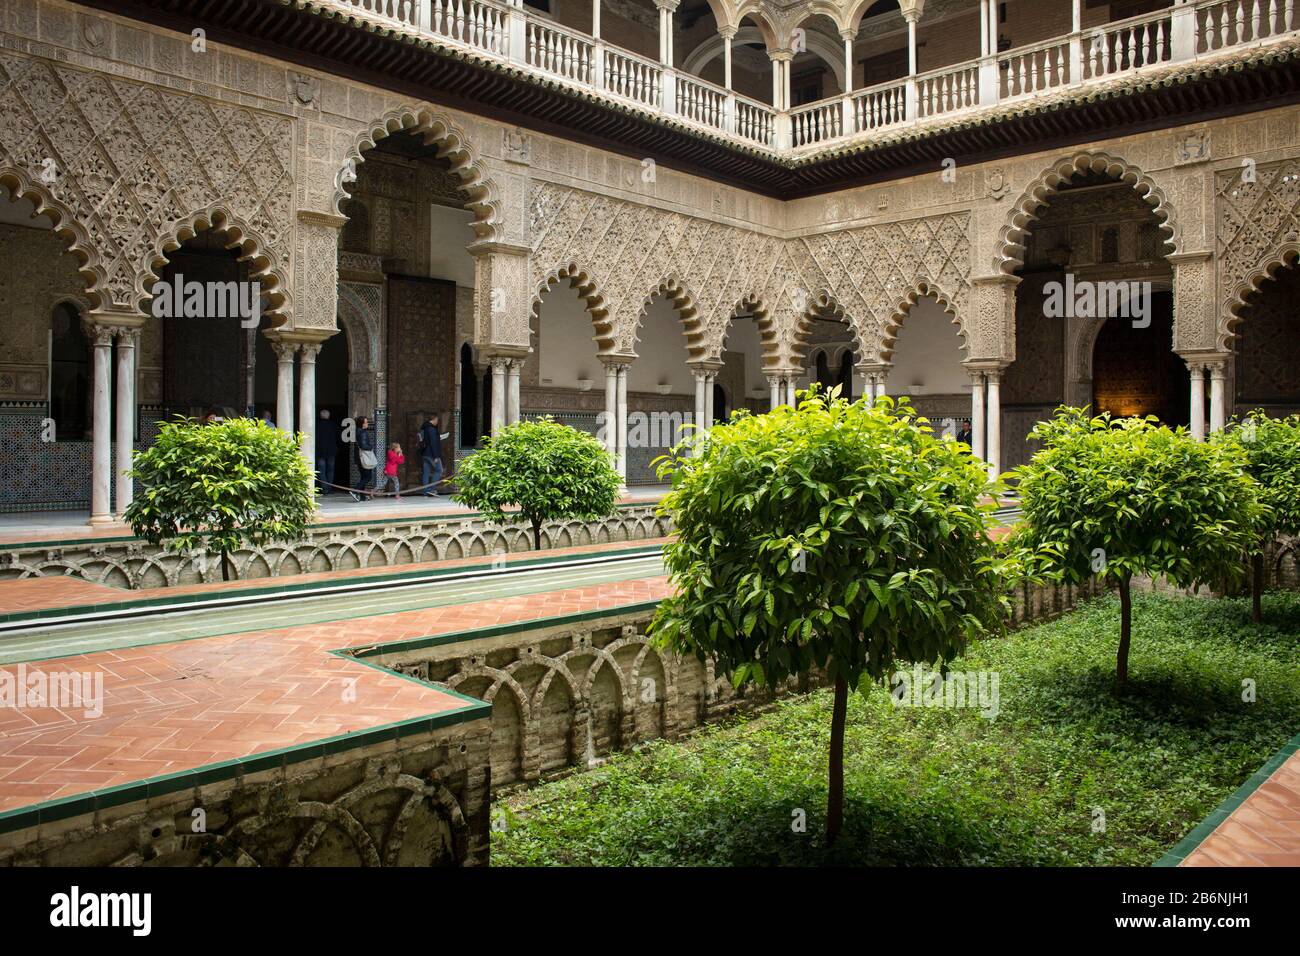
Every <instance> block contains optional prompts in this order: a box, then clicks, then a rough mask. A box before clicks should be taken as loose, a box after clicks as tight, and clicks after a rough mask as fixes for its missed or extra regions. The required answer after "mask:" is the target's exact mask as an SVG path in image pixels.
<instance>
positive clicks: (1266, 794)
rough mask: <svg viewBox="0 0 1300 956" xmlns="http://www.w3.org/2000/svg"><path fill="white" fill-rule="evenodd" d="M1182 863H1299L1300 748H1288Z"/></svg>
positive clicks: (1256, 864)
mask: <svg viewBox="0 0 1300 956" xmlns="http://www.w3.org/2000/svg"><path fill="white" fill-rule="evenodd" d="M1181 865H1182V866H1300V753H1293V754H1292V755H1291V756H1290V758H1288V759H1287V761H1286V762H1285V763H1283V764H1282V765H1281V766H1280V767H1278V768H1277V770H1275V771H1273V774H1272V776H1270V777H1269V778H1268V779H1267V780H1266V781H1264V782H1263V783H1262V784H1260V785H1259V787H1258V788H1257V789H1256V790H1255V791H1254V792H1253V793H1251V794H1250V795H1249V796H1247V797H1246V799H1245V800H1243V801H1242V802H1241V804H1240V805H1239V806H1238V807H1237V808H1236V809H1235V810H1233V811H1232V813H1230V814H1228V818H1227V819H1226V820H1224V821H1223V822H1222V823H1221V824H1219V826H1218V827H1217V828H1216V829H1215V830H1214V832H1213V833H1211V834H1210V835H1209V836H1207V837H1206V838H1205V839H1204V840H1202V841H1201V844H1200V846H1198V847H1197V848H1196V849H1195V850H1193V851H1192V852H1191V853H1189V854H1188V855H1187V859H1185V860H1184V861H1183V862H1182V864H1181Z"/></svg>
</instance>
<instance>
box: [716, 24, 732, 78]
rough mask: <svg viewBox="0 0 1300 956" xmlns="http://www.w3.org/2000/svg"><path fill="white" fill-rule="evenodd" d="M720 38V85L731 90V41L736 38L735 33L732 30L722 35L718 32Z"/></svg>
mask: <svg viewBox="0 0 1300 956" xmlns="http://www.w3.org/2000/svg"><path fill="white" fill-rule="evenodd" d="M718 33H719V35H721V37H722V85H723V86H724V87H726V88H727V90H730V89H731V41H732V40H733V39H734V38H735V36H736V31H735V29H734V28H732V30H731V32H729V33H723V32H722V31H721V30H719V31H718Z"/></svg>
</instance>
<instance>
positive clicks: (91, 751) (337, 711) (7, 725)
mask: <svg viewBox="0 0 1300 956" xmlns="http://www.w3.org/2000/svg"><path fill="white" fill-rule="evenodd" d="M667 591H668V583H667V579H666V578H664V577H658V578H648V579H641V580H625V581H617V582H609V583H604V584H597V585H590V586H586V587H578V588H572V589H568V590H561V591H552V592H542V593H537V594H529V595H521V596H517V597H510V598H501V599H497V600H492V601H483V602H479V603H473V604H461V605H453V606H445V607H436V608H426V609H421V610H416V611H405V612H400V613H396V614H387V615H383V616H380V617H370V618H360V619H352V620H346V621H338V622H332V623H325V624H311V625H303V626H300V627H287V628H281V629H276V630H267V631H254V632H247V633H242V634H231V635H224V636H220V637H211V638H204V639H199V640H192V641H182V642H178V643H173V644H155V645H152V646H148V647H140V648H126V649H121V650H117V651H100V652H96V653H91V654H84V655H80V656H78V657H68V658H62V659H60V660H59V661H58V662H57V663H56V662H48V663H46V664H41V663H28V664H26V665H16V664H15V665H7V666H4V667H0V672H5V671H7V672H8V673H9V676H10V678H11V679H12V680H13V681H15V682H16V681H17V680H18V677H19V670H20V668H25V673H26V674H27V675H30V674H32V673H34V672H37V671H43V670H45V669H46V668H48V669H49V671H57V672H62V673H67V672H69V671H73V672H77V673H81V674H89V675H91V679H94V675H97V674H102V680H103V714H102V716H98V717H96V716H94V715H93V714H88V713H86V712H85V711H84V710H82V709H79V708H74V709H66V710H59V709H56V708H52V707H42V708H34V709H21V710H19V709H15V708H4V709H0V811H5V810H12V809H15V808H18V807H23V806H28V805H30V804H33V803H37V802H41V801H45V800H51V799H56V798H59V797H68V796H73V795H76V794H83V793H86V792H89V791H91V790H95V789H100V788H104V787H111V786H117V785H120V784H125V783H130V782H132V781H135V780H139V779H141V778H144V777H153V776H159V775H162V774H171V773H177V772H179V771H182V770H192V769H196V768H199V767H202V766H205V765H207V764H212V763H217V762H222V761H227V760H234V759H238V758H241V757H247V756H250V755H253V754H257V753H263V752H266V751H270V750H275V749H279V748H283V747H289V746H293V745H296V744H304V743H310V742H312V741H315V740H320V739H322V738H326V737H332V736H336V735H341V734H346V733H353V732H357V731H360V730H365V729H369V728H372V727H376V726H380V725H384V724H390V723H396V722H398V721H403V720H410V719H415V718H419V717H427V716H432V715H434V714H438V713H444V712H446V711H450V710H458V709H460V708H461V707H463V706H465V702H464V701H463V700H461V699H460V698H457V697H453V696H451V695H449V694H446V693H443V692H442V691H439V690H438V689H436V688H434V687H431V686H428V685H423V684H419V683H416V682H414V681H410V680H406V679H404V678H402V677H399V676H397V675H395V674H392V673H388V672H385V671H381V670H377V669H375V668H373V667H367V666H365V665H363V664H361V663H359V662H357V661H354V660H351V659H347V658H343V657H338V656H336V655H333V654H330V653H328V652H329V651H331V650H336V649H340V648H347V647H368V646H371V645H376V644H383V643H388V642H392V641H399V640H403V639H407V638H418V637H424V636H429V635H435V634H445V633H449V632H452V631H460V630H467V629H471V628H480V627H489V626H492V625H496V624H505V623H513V622H517V621H529V620H538V619H541V618H548V617H554V616H557V615H562V614H571V613H578V612H583V611H593V610H608V609H614V608H617V607H620V606H625V605H629V604H636V603H641V602H646V601H654V600H659V599H661V598H662V597H664V596H665V594H667ZM345 691H349V692H350V693H349V694H348V695H347V696H349V697H352V696H354V697H355V699H353V700H345Z"/></svg>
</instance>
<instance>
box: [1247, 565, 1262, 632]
mask: <svg viewBox="0 0 1300 956" xmlns="http://www.w3.org/2000/svg"><path fill="white" fill-rule="evenodd" d="M1263 597H1264V555H1263V553H1262V552H1261V553H1260V554H1255V555H1251V558H1250V619H1251V620H1252V621H1254V622H1255V623H1256V624H1259V623H1260V622H1261V621H1263V620H1264V612H1263V609H1262V608H1261V607H1260V604H1261V601H1262V600H1263Z"/></svg>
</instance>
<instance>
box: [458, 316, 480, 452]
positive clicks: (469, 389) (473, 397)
mask: <svg viewBox="0 0 1300 956" xmlns="http://www.w3.org/2000/svg"><path fill="white" fill-rule="evenodd" d="M479 437H480V435H479V430H478V374H477V373H476V372H475V371H474V350H473V349H472V348H470V345H469V343H468V342H466V343H465V344H464V345H462V346H461V347H460V447H461V448H473V447H475V446H476V445H477V444H478V440H479Z"/></svg>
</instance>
